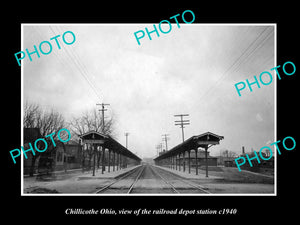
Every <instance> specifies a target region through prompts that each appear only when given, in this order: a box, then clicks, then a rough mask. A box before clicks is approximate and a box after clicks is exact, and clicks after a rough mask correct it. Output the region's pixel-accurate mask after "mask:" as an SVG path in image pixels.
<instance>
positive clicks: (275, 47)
mask: <svg viewBox="0 0 300 225" xmlns="http://www.w3.org/2000/svg"><path fill="white" fill-rule="evenodd" d="M141 24H147V23H126V24H120V23H114V24H107V23H103V24H102V23H79V24H78V23H21V50H22V49H24V46H23V29H24V26H34V25H36V26H51V25H55V26H59V25H61V26H72V25H74V26H86V25H89V26H99V25H100V26H103V25H108V26H114V25H125V26H127V25H141ZM181 25H186V24H181ZM193 25H197V26H198V25H200V26H274V62H275V65H274V67H275V66H276V65H277V64H278V63H277V23H194V24H193ZM188 26H191V24H189V25H188ZM23 67H24V66H23V64H21V146H24V143H23V140H24V138H23V137H24V129H23V122H24V121H23V117H24V113H23V111H24V110H23V109H24V99H23V84H24V80H23V72H24V68H23ZM274 80H275V82H274V128H275V129H274V137H275V139H274V142H275V141H277V79H274ZM274 153H275V154H274V162H275V165H274V166H275V170H274V172H275V174H274V193H261V194H260V193H248V194H241V193H236V194H233V193H228V194H85V193H82V194H75V193H74V194H68V193H62V194H32V193H24V188H23V186H24V176H23V168H24V165H23V154H21V196H98V197H101V196H172V197H177V196H199V197H200V196H277V151H276V147H275V146H274Z"/></svg>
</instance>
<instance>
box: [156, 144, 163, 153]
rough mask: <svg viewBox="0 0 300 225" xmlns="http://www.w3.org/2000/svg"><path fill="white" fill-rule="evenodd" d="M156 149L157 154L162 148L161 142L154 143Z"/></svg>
mask: <svg viewBox="0 0 300 225" xmlns="http://www.w3.org/2000/svg"><path fill="white" fill-rule="evenodd" d="M156 150H157V155H159V153H160V152H161V150H162V144H161V143H159V144H158V145H156Z"/></svg>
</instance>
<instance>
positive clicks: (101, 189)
mask: <svg viewBox="0 0 300 225" xmlns="http://www.w3.org/2000/svg"><path fill="white" fill-rule="evenodd" d="M141 167H142V165H140V166H139V167H137V168H135V169H133V170H131V171H130V172H128V173H127V174H125V175H124V176H121V177H119V178H118V179H116V180H114V181H113V182H111V183H109V184H107V185H105V186H104V187H102V188H100V189H99V190H97V191H96V192H95V194H99V193H100V192H103V191H105V190H106V189H108V188H109V187H110V186H112V185H114V184H115V183H117V182H119V181H121V180H123V179H125V178H126V177H128V176H130V175H131V174H133V173H135V172H136V171H137V170H138V169H140V168H141ZM142 170H143V169H142Z"/></svg>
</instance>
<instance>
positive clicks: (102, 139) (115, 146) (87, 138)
mask: <svg viewBox="0 0 300 225" xmlns="http://www.w3.org/2000/svg"><path fill="white" fill-rule="evenodd" d="M79 138H80V139H81V140H82V142H83V143H90V144H99V145H101V146H104V147H105V148H108V149H110V150H113V151H115V152H118V153H120V154H122V155H124V156H126V157H129V158H132V159H135V160H138V161H141V159H140V158H139V157H138V156H137V155H135V154H133V153H132V152H131V151H129V150H128V149H127V148H125V147H124V146H123V145H121V144H120V143H119V142H117V141H116V140H115V139H113V138H112V137H110V136H109V135H105V134H102V133H99V132H97V131H89V132H87V133H85V134H82V135H80V136H79Z"/></svg>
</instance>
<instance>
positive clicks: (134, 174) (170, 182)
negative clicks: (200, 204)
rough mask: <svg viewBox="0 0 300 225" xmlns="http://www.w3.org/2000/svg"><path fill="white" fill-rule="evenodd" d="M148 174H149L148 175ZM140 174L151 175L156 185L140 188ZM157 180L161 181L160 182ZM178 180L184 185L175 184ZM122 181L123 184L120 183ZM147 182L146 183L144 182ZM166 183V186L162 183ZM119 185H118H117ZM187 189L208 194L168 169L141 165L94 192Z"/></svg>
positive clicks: (145, 191)
mask: <svg viewBox="0 0 300 225" xmlns="http://www.w3.org/2000/svg"><path fill="white" fill-rule="evenodd" d="M146 168H148V171H146ZM149 174H150V175H149ZM142 175H143V176H144V177H145V176H146V177H147V176H148V177H149V176H150V177H151V179H152V180H155V181H156V182H153V183H155V184H156V183H157V187H155V186H153V184H152V185H149V186H148V187H147V186H146V187H145V183H144V185H143V186H144V188H141V184H142V183H140V186H137V185H136V184H137V182H138V181H140V182H146V181H145V180H146V179H145V180H144V178H142V179H141V177H142ZM159 180H161V181H163V183H161V182H160V181H159ZM178 181H179V182H181V183H183V184H184V186H182V185H181V186H179V187H178V186H176V185H174V184H175V183H177V184H178ZM122 182H124V183H123V185H122ZM146 184H147V183H146ZM162 184H166V186H164V185H162ZM118 185H119V186H118ZM180 189H181V190H182V189H183V190H188V193H190V192H191V191H192V192H193V193H194V192H196V193H206V194H209V193H210V192H208V191H207V190H205V189H204V187H202V186H200V185H197V184H194V183H191V182H189V181H187V180H185V179H183V178H181V177H179V176H176V175H174V174H173V173H170V172H168V171H165V170H163V169H161V168H158V167H154V166H151V165H141V166H139V167H137V168H136V169H133V170H132V171H130V172H129V173H127V174H125V175H124V176H122V177H119V178H118V179H116V180H114V181H113V182H110V183H109V184H107V185H105V186H103V187H101V188H100V189H98V190H97V191H96V192H95V193H96V194H102V193H103V194H105V193H126V194H131V193H148V192H150V193H151V192H152V193H153V191H155V193H175V194H181V193H183V192H182V191H181V190H180Z"/></svg>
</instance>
